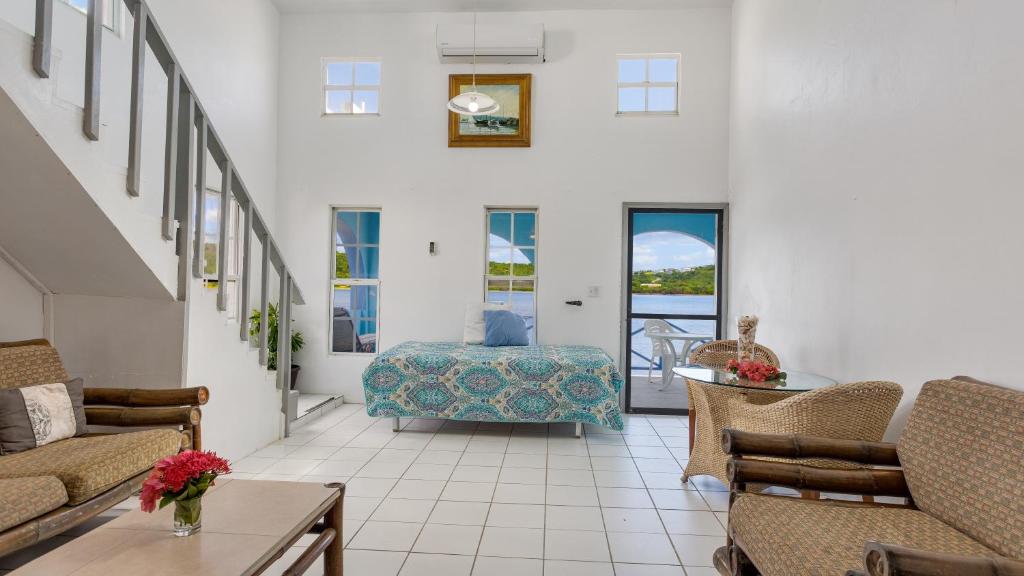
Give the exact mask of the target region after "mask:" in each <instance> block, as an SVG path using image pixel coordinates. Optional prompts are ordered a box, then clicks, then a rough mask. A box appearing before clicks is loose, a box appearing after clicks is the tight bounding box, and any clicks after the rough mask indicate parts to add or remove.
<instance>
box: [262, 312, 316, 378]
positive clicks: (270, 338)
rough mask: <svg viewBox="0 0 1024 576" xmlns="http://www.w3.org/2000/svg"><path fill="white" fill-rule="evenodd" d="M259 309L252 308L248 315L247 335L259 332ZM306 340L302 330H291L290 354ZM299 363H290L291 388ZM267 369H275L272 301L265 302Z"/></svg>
mask: <svg viewBox="0 0 1024 576" xmlns="http://www.w3.org/2000/svg"><path fill="white" fill-rule="evenodd" d="M261 316H262V314H260V311H259V310H258V309H256V308H253V310H252V314H250V315H249V335H250V336H253V337H256V336H259V334H260V319H261V318H260V317H261ZM305 343H306V341H305V340H304V339H303V337H302V332H299V331H298V330H292V354H294V353H296V352H298V351H299V350H302V346H303V345H305ZM299 368H300V367H299V365H298V364H294V363H293V364H292V389H293V390H294V389H295V382H296V380H298V378H299ZM267 370H277V306H276V305H274V303H272V302H271V303H268V304H267Z"/></svg>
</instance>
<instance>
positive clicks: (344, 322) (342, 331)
mask: <svg viewBox="0 0 1024 576" xmlns="http://www.w3.org/2000/svg"><path fill="white" fill-rule="evenodd" d="M331 330H332V339H331V350H332V351H334V352H352V351H353V350H354V349H355V348H354V346H355V329H354V326H353V325H352V290H351V287H350V286H346V285H344V284H338V283H335V285H334V310H333V313H332V319H331Z"/></svg>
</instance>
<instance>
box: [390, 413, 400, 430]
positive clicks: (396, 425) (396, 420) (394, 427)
mask: <svg viewBox="0 0 1024 576" xmlns="http://www.w3.org/2000/svg"><path fill="white" fill-rule="evenodd" d="M401 429H402V425H401V420H399V418H398V416H395V418H394V421H393V422H392V423H391V431H392V432H398V431H399V430H401Z"/></svg>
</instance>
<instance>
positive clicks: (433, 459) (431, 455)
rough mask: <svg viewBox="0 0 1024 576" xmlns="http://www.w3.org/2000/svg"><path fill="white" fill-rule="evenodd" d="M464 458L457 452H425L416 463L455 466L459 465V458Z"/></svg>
mask: <svg viewBox="0 0 1024 576" xmlns="http://www.w3.org/2000/svg"><path fill="white" fill-rule="evenodd" d="M461 457H462V452H455V451H451V450H424V451H423V452H421V453H420V455H419V457H417V458H416V462H420V463H423V464H451V465H453V466H454V465H455V464H457V463H458V461H459V458H461Z"/></svg>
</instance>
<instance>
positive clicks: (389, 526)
mask: <svg viewBox="0 0 1024 576" xmlns="http://www.w3.org/2000/svg"><path fill="white" fill-rule="evenodd" d="M422 527H423V525H422V524H420V523H417V522H374V521H372V520H369V521H367V522H366V523H365V524H363V527H362V528H360V529H359V532H357V533H356V535H355V537H353V538H352V541H351V542H349V545H348V546H349V548H356V549H363V550H396V551H403V552H408V551H409V550H411V549H412V545H413V543H414V542H415V541H416V536H417V535H419V533H420V528H422Z"/></svg>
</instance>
